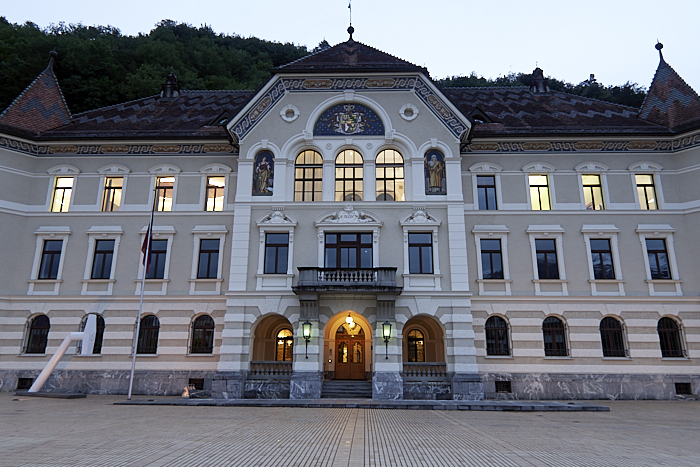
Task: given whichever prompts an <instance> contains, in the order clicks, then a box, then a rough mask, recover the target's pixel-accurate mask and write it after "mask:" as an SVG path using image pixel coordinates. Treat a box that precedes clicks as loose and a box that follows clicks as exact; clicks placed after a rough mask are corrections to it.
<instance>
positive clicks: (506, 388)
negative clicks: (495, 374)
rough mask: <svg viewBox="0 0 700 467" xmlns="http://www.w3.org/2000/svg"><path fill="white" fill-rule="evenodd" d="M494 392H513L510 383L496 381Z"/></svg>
mask: <svg viewBox="0 0 700 467" xmlns="http://www.w3.org/2000/svg"><path fill="white" fill-rule="evenodd" d="M495 383H496V392H506V393H511V392H513V391H512V389H511V385H510V381H496V382H495Z"/></svg>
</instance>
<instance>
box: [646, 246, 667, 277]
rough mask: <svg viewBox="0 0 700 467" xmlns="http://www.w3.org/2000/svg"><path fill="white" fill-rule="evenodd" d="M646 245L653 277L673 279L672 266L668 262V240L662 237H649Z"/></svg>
mask: <svg viewBox="0 0 700 467" xmlns="http://www.w3.org/2000/svg"><path fill="white" fill-rule="evenodd" d="M646 245H647V256H648V257H649V272H650V274H651V278H652V279H671V267H670V265H669V263H668V253H667V251H666V241H665V240H664V239H662V238H647V239H646Z"/></svg>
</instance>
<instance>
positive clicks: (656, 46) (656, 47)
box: [654, 39, 664, 61]
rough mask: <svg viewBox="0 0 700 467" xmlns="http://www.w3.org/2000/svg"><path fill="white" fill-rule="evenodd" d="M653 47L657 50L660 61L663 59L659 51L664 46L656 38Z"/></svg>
mask: <svg viewBox="0 0 700 467" xmlns="http://www.w3.org/2000/svg"><path fill="white" fill-rule="evenodd" d="M654 48H655V49H656V50H658V51H659V58H660V59H661V61H663V60H664V54H662V53H661V49H663V48H664V45H663V44H662V43H661V42H659V40H658V39H656V45H655V46H654Z"/></svg>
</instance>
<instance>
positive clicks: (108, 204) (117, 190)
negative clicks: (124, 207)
mask: <svg viewBox="0 0 700 467" xmlns="http://www.w3.org/2000/svg"><path fill="white" fill-rule="evenodd" d="M123 185H124V179H123V178H122V177H105V187H104V196H103V199H102V210H103V211H119V206H121V204H122V187H123Z"/></svg>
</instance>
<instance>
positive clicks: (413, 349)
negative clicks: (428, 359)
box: [406, 329, 425, 363]
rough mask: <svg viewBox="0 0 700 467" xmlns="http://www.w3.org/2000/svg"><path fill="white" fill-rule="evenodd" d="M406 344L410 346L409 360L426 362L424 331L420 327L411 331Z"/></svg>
mask: <svg viewBox="0 0 700 467" xmlns="http://www.w3.org/2000/svg"><path fill="white" fill-rule="evenodd" d="M406 344H407V347H408V361H409V362H411V363H414V362H415V363H419V362H425V340H424V338H423V333H422V332H420V331H419V330H418V329H414V330H412V331H409V332H408V338H407V339H406Z"/></svg>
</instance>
